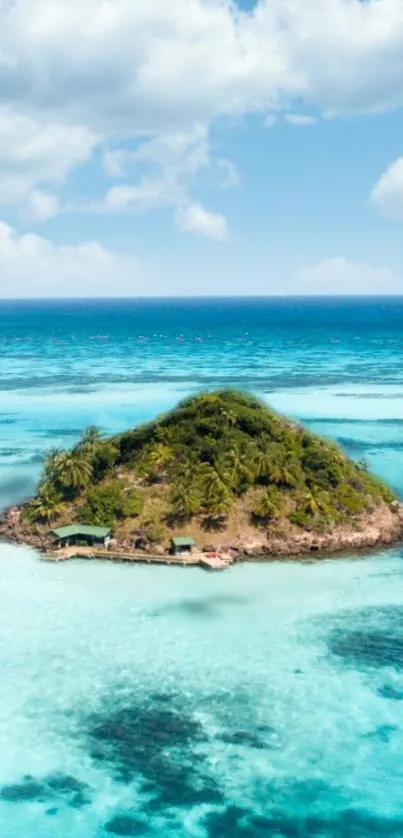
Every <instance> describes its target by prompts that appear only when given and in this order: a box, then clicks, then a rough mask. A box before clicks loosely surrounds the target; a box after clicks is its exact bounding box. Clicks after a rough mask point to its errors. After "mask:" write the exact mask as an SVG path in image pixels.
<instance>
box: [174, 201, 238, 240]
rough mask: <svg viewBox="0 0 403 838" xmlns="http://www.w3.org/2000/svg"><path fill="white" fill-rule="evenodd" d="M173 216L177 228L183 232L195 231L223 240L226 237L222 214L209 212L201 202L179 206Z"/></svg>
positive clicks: (225, 223) (225, 226)
mask: <svg viewBox="0 0 403 838" xmlns="http://www.w3.org/2000/svg"><path fill="white" fill-rule="evenodd" d="M174 218H175V222H176V224H177V226H178V227H179V229H180V230H183V231H184V232H185V233H195V234H196V235H199V236H207V237H208V238H210V239H216V240H217V241H225V239H226V238H228V227H227V221H226V219H225V218H224V216H223V215H220V214H219V213H214V212H209V211H208V210H206V209H205V208H204V207H202V206H201V204H196V203H192V204H188V205H187V206H186V207H179V208H178V209H177V210H176V212H175V215H174Z"/></svg>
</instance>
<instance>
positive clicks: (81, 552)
mask: <svg viewBox="0 0 403 838" xmlns="http://www.w3.org/2000/svg"><path fill="white" fill-rule="evenodd" d="M42 558H43V560H44V561H48V562H66V561H69V560H72V559H87V560H98V561H102V560H107V561H112V562H126V563H128V564H159V565H177V566H180V567H201V568H203V569H204V570H210V571H221V570H226V569H227V568H228V567H230V565H231V563H232V559H231V557H230V556H228V555H227V554H218V553H217V554H214V555H209V554H208V553H189V554H187V555H185V556H180V555H179V556H178V555H170V554H164V555H157V554H152V553H139V552H136V551H134V550H133V551H132V550H119V549H106V548H102V547H100V548H94V547H64V548H60V549H58V550H52V551H49V552H47V553H44V554H43V557H42Z"/></svg>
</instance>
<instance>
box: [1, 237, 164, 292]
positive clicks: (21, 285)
mask: <svg viewBox="0 0 403 838" xmlns="http://www.w3.org/2000/svg"><path fill="white" fill-rule="evenodd" d="M0 265H1V274H0V297H12V298H17V297H21V298H26V297H65V296H69V297H92V296H94V297H103V296H104V297H108V296H113V297H119V296H123V297H125V296H135V295H136V296H137V295H141V294H147V293H150V277H149V276H148V275H147V274H146V271H145V269H144V268H143V266H142V265H141V264H140V263H139V262H138V261H137V260H136V259H135V258H134V257H133V256H130V255H127V254H124V253H123V254H119V253H114V252H113V251H110V250H106V249H105V248H104V247H102V246H101V245H100V244H99V243H98V242H96V241H92V242H86V243H84V244H79V245H75V246H74V245H68V246H66V245H55V244H53V243H52V242H51V241H49V240H48V239H45V238H42V237H41V236H38V235H35V234H33V233H27V234H25V235H21V236H19V235H18V234H17V232H16V230H15V229H13V228H12V227H10V226H9V225H8V224H5V223H4V222H0Z"/></svg>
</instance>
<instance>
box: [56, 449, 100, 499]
mask: <svg viewBox="0 0 403 838" xmlns="http://www.w3.org/2000/svg"><path fill="white" fill-rule="evenodd" d="M91 475H92V464H91V462H90V460H89V458H88V457H87V456H85V452H80V451H65V452H64V453H63V455H60V456H59V457H58V458H57V462H56V477H57V482H58V483H59V484H60V486H63V488H64V489H73V490H76V489H84V488H85V487H86V486H88V483H89V482H90V479H91Z"/></svg>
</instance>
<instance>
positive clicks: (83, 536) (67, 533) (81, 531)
mask: <svg viewBox="0 0 403 838" xmlns="http://www.w3.org/2000/svg"><path fill="white" fill-rule="evenodd" d="M111 534H112V531H111V528H110V527H89V526H86V525H85V524H71V525H70V526H68V527H58V528H57V529H56V530H52V532H51V535H53V536H54V538H55V539H56V540H57V542H58V546H59V547H70V546H73V545H75V544H77V545H80V546H83V545H86V546H89V547H92V546H94V545H96V544H98V545H102V547H107V546H108V544H109V541H110V538H111Z"/></svg>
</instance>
